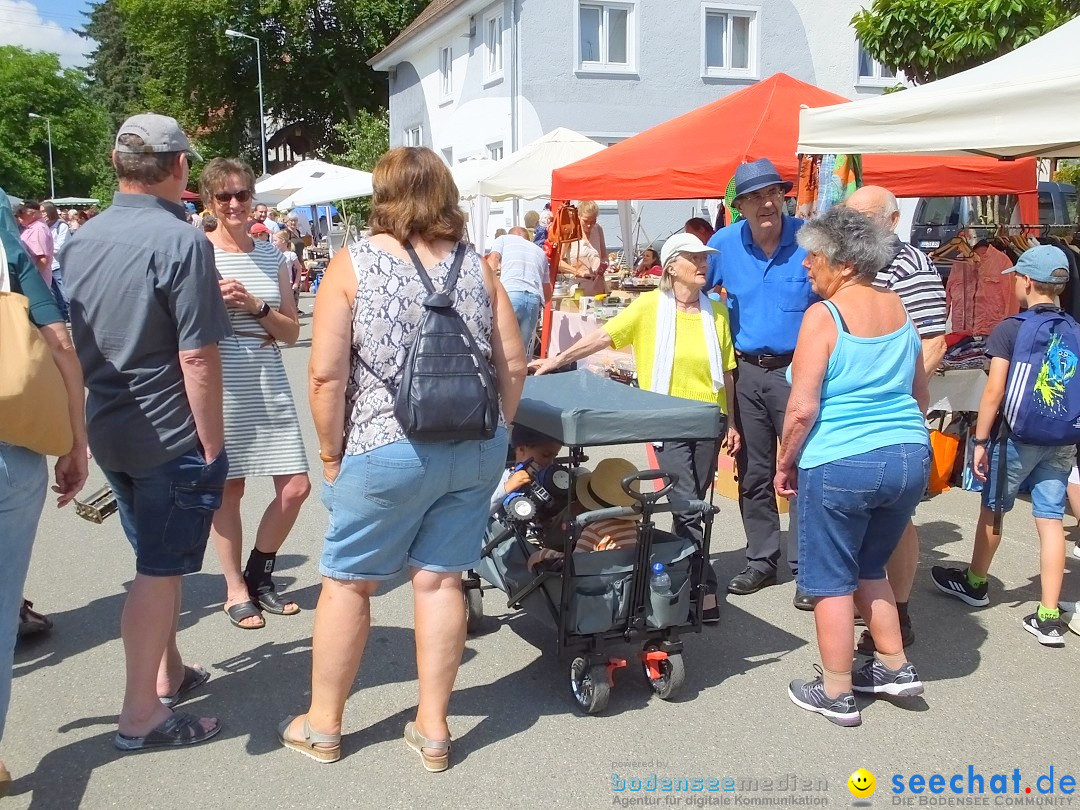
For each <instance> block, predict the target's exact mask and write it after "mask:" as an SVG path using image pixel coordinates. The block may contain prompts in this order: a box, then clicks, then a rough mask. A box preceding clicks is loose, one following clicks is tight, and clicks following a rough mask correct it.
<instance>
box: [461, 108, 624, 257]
mask: <svg viewBox="0 0 1080 810" xmlns="http://www.w3.org/2000/svg"><path fill="white" fill-rule="evenodd" d="M606 148H607V147H605V146H604V145H603V144H601V143H597V142H596V141H594V140H592V139H591V138H586V137H585V136H584V135H581V134H579V133H577V132H574V131H573V130H572V129H566V128H565V127H559V128H557V129H554V130H552V131H551V132H549V133H547V134H546V135H542V136H541V137H539V138H537V139H536V140H535V141H533V142H532V143H530V144H528V145H526V146H523V147H522V148H521V149H519V150H518V151H516V152H514V153H513V154H512V155H508V156H507V157H505V158H503V159H502V160H500V161H498V162H497V163H495V164H494V165H493V166H491V167H490V171H487V170H486V167H482V166H479V165H478V166H476V167H469V165H468V164H469V163H472V162H473V161H463V162H462V163H459V164H458V165H457V166H455V167H454V169H453V172H454V180H455V182H457V184H458V191H459V192H460V193H461V195H462V197H464V198H465V199H470V200H472V206H471V209H470V225H471V226H472V227H471V231H472V235H473V239H474V240H479V241H477V242H476V247H477V250H479V251H481V252H482V251H483V249H484V244H483V242H484V239H483V234H484V233H485V232H486V231H487V201H489V200H495V201H502V200H508V199H512V198H515V197H516V198H518V199H522V200H536V199H542V198H547V197H550V196H551V174H552V172H554V171H555V170H556V169H561V168H563V167H564V166H569V165H570V164H571V163H576V162H577V161H579V160H584V159H585V158H587V157H591V156H592V155H595V154H596V153H598V152H602V151H603V150H604V149H606ZM485 162H486V163H490V162H491V161H483V160H478V161H475V163H477V164H482V163H485ZM478 175H479V177H478ZM632 219H633V212H632V209H631V204H630V202H629V201H620V202H619V220H620V225H621V231H622V237H623V245H627V244H632V239H633V228H632V224H631V223H632Z"/></svg>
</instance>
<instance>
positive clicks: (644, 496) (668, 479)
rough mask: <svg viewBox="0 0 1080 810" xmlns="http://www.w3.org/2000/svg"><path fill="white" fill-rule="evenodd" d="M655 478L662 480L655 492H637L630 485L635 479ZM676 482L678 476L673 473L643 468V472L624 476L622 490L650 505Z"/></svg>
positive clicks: (666, 492)
mask: <svg viewBox="0 0 1080 810" xmlns="http://www.w3.org/2000/svg"><path fill="white" fill-rule="evenodd" d="M657 479H659V480H661V481H663V482H664V486H663V487H661V488H660V490H659V491H657V492H638V491H637V490H635V489H634V488H633V487H632V486H631V484H633V483H634V482H635V481H656V480H657ZM677 483H679V476H678V475H676V474H675V473H672V472H664V471H663V470H645V471H644V472H638V473H634V474H633V475H628V476H626V478H624V479H623V480H622V488H623V492H625V493H626V494H627V495H629V496H630V497H631V498H633V499H634V500H635V501H638V502H639V503H642V504H648V505H650V506H652V505H653V504H654V503H656V502H657V501H659V500H660V499H661V498H663V497H664V496H665V495H667V494H668V493H669V492H671V490H672V489H674V488H675V485H676V484H677Z"/></svg>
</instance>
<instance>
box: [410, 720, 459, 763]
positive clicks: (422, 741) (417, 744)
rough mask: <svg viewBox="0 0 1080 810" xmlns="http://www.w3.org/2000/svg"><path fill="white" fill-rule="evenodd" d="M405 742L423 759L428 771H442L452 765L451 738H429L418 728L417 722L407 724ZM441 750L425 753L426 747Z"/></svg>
mask: <svg viewBox="0 0 1080 810" xmlns="http://www.w3.org/2000/svg"><path fill="white" fill-rule="evenodd" d="M405 743H406V745H408V746H409V748H411V749H412V750H413V751H415V752H416V753H418V754H419V755H420V759H421V760H423V763H424V770H425V771H427V772H428V773H441V772H442V771H445V770H446V769H447V768H449V767H450V740H429V739H428V738H427V737H425V736H424V735H423V734H421V733H420V732H419V731H417V730H416V723H406V724H405ZM425 748H427V749H428V750H433V751H440V752H441V753H439V754H427V753H424V749H425Z"/></svg>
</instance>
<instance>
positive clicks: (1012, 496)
mask: <svg viewBox="0 0 1080 810" xmlns="http://www.w3.org/2000/svg"><path fill="white" fill-rule="evenodd" d="M988 449H989V451H990V471H989V474H988V475H987V476H986V481H985V482H983V488H982V505H983V507H985V508H986V509H991V510H993V509H994V507H995V505H996V504H997V490H998V480H997V476H998V463H997V462H998V456H999V455H1000V452H1001V442H998V441H995V442H992V443H991V445H990V447H989V448H988ZM1075 458H1076V447H1075V446H1074V445H1071V444H1069V445H1066V446H1064V447H1042V446H1040V445H1034V444H1021V443H1020V442H1017V441H1013V440H1012V439H1008V440H1006V442H1005V491H1004V492H1003V493H1002V498H1001V511H1002V512H1008V511H1010V510H1011V509H1012V508H1013V504H1014V503H1015V502H1016V493H1017V492H1018V491H1019V490H1020V487H1021V486H1023V485H1024V483H1025V482H1026V483H1027V489H1028V490H1029V491H1030V492H1031V514H1032V515H1033V516H1034V517H1037V518H1050V519H1052V520H1061V519H1062V518H1063V517H1064V516H1065V488H1066V486H1067V485H1068V483H1069V473H1071V472H1072V468H1073V462H1074V459H1075Z"/></svg>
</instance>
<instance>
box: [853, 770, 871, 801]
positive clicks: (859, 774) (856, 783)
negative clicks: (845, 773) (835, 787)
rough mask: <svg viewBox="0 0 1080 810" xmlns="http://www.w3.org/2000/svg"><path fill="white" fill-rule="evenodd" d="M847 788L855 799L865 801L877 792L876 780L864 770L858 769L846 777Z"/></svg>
mask: <svg viewBox="0 0 1080 810" xmlns="http://www.w3.org/2000/svg"><path fill="white" fill-rule="evenodd" d="M847 786H848V790H850V791H851V795H852V796H854V797H855V798H856V799H866V798H869V797H870V796H873V795H874V791H875V790H877V780H876V779H874V775H873V774H872V773H870V771H868V770H866V768H859V770H857V771H855V773H853V774H852V775H851V776H849V777H848V780H847Z"/></svg>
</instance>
